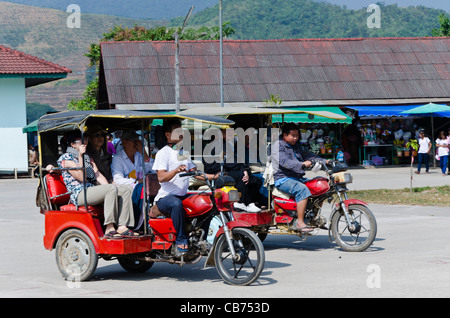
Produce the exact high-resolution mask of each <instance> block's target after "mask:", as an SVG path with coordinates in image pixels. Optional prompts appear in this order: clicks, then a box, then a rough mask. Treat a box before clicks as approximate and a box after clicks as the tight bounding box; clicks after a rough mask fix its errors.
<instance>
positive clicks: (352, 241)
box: [331, 204, 377, 252]
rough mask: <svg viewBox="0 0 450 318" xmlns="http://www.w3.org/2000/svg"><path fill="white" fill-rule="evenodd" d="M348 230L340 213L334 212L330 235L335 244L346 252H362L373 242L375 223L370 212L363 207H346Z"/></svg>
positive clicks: (375, 232) (375, 233)
mask: <svg viewBox="0 0 450 318" xmlns="http://www.w3.org/2000/svg"><path fill="white" fill-rule="evenodd" d="M348 211H349V217H350V220H351V221H352V222H353V224H354V227H353V228H350V227H349V226H348V224H347V221H346V219H345V216H344V214H343V213H342V212H340V211H338V212H336V213H335V214H334V215H333V217H332V219H331V233H332V235H333V238H334V240H335V241H336V243H337V244H338V245H339V246H340V247H341V248H342V249H343V250H345V251H347V252H362V251H364V250H365V249H367V248H368V247H369V246H370V245H371V244H372V243H373V241H374V240H375V236H376V235H377V222H376V220H375V216H374V215H373V213H372V211H370V209H369V208H368V207H366V206H364V205H359V204H352V205H349V207H348Z"/></svg>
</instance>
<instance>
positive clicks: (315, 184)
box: [305, 177, 330, 197]
mask: <svg viewBox="0 0 450 318" xmlns="http://www.w3.org/2000/svg"><path fill="white" fill-rule="evenodd" d="M305 185H306V186H307V187H308V189H309V191H310V192H311V195H312V196H313V197H315V196H318V195H322V194H324V193H325V192H327V191H328V190H330V185H329V184H328V179H327V178H323V177H317V178H314V179H311V180H309V181H307V182H305Z"/></svg>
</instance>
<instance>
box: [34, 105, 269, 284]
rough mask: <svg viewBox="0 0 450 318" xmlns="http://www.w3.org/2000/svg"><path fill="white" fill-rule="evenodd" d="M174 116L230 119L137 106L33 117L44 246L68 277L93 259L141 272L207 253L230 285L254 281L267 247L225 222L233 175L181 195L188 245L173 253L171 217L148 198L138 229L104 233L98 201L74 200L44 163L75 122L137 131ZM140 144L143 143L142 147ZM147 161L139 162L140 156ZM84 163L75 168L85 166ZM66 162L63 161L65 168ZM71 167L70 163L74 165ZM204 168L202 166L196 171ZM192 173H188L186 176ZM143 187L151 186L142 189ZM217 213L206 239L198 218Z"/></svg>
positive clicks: (86, 270)
mask: <svg viewBox="0 0 450 318" xmlns="http://www.w3.org/2000/svg"><path fill="white" fill-rule="evenodd" d="M169 117H177V118H180V119H188V120H194V121H195V120H196V121H201V122H206V123H210V124H220V125H230V124H233V122H232V121H229V120H226V119H222V118H218V117H213V116H181V115H164V114H155V113H150V114H149V113H147V112H137V111H120V110H96V111H66V112H60V113H54V114H48V115H45V116H43V117H41V118H40V120H39V122H38V142H39V149H40V150H41V151H40V163H41V166H40V182H39V186H38V191H37V197H36V203H37V205H38V207H40V210H41V213H42V214H44V215H45V235H44V238H43V241H44V247H45V248H46V249H47V250H55V256H56V263H57V266H58V269H59V271H60V272H61V274H62V276H63V277H65V278H66V279H68V280H72V281H85V280H88V279H90V278H91V277H92V276H93V274H94V272H95V270H96V267H97V264H98V259H99V258H102V259H104V260H108V261H109V260H117V261H118V262H119V264H120V265H121V266H122V267H123V268H124V269H125V270H126V271H129V272H134V273H137V272H145V271H147V270H149V269H150V268H151V267H152V265H153V264H154V263H155V262H165V263H170V264H178V265H180V266H182V265H185V264H195V263H197V262H199V261H200V260H201V259H202V258H203V256H206V257H207V259H206V262H205V266H206V265H212V266H215V267H216V268H217V271H218V272H219V275H220V276H221V277H222V278H223V280H224V281H226V282H228V283H230V284H232V285H249V284H251V283H253V282H255V281H256V280H257V279H258V278H259V276H260V274H261V272H262V270H263V268H264V263H265V256H264V248H263V245H262V243H261V241H260V240H259V238H258V237H257V236H256V234H255V233H254V232H253V231H251V230H250V229H249V225H248V224H246V223H243V222H240V221H237V220H233V221H229V220H227V219H226V217H225V213H229V212H230V211H231V205H232V203H233V202H235V201H236V200H238V198H239V197H238V193H237V190H236V189H235V188H234V187H233V182H231V180H229V179H227V178H220V179H218V180H216V182H214V184H211V183H210V182H208V180H207V178H206V184H207V185H208V187H209V188H210V191H209V193H201V194H200V193H199V194H195V195H193V196H190V197H188V198H186V199H185V200H184V201H183V207H184V210H185V220H186V230H187V233H189V250H188V252H187V253H185V254H182V255H179V254H178V253H176V248H175V238H176V231H175V229H174V226H173V223H172V220H171V219H170V218H168V217H163V216H159V217H156V218H150V217H149V211H150V206H151V202H149V201H148V197H147V195H143V200H144V203H143V205H142V209H143V210H142V213H143V216H144V220H145V222H144V224H145V226H144V227H143V231H144V232H143V233H141V235H140V236H137V237H130V238H121V239H115V238H108V237H105V236H104V231H105V228H104V225H103V206H101V205H99V206H87V205H85V206H76V205H74V204H72V203H70V202H69V196H70V193H68V192H67V189H66V186H65V184H64V182H63V179H62V176H61V174H60V171H58V170H59V169H57V168H54V169H52V170H51V172H48V171H46V170H45V169H44V168H43V167H46V166H47V165H52V166H55V167H56V164H55V163H56V160H57V159H58V157H59V155H60V154H61V150H59V151H58V144H59V140H60V139H61V138H62V136H63V135H64V133H65V132H67V131H71V130H74V129H79V130H80V131H81V132H82V136H83V132H84V131H86V129H87V127H89V125H102V126H103V127H108V128H109V130H110V131H114V130H122V129H134V130H141V136H142V141H143V140H144V133H145V131H146V130H147V129H148V127H149V126H150V124H151V122H152V120H154V119H165V118H169ZM142 149H144V147H142ZM142 165H144V162H142ZM84 168H85V167H84V162H83V165H82V166H80V167H77V168H75V169H79V170H84ZM63 169H64V168H63ZM71 169H73V168H71ZM195 173H196V174H197V175H202V173H201V172H200V171H197V172H195ZM191 174H192V172H190V173H189V174H186V176H189V175H191ZM155 186H156V187H157V186H158V183H157V182H156V183H155V182H151V181H149V182H144V183H143V194H148V193H150V192H151V191H150V190H152V191H155V189H154V188H153V189H151V187H155ZM147 187H150V189H149V188H147ZM213 217H219V218H221V219H222V221H223V224H224V225H223V226H222V228H221V230H220V231H218V232H217V234H216V235H215V239H214V241H213V242H212V243H209V242H208V241H207V240H206V233H205V231H204V230H203V229H202V225H204V224H205V223H206V222H209V221H210V219H211V218H213Z"/></svg>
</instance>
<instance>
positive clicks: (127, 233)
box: [118, 229, 139, 238]
mask: <svg viewBox="0 0 450 318" xmlns="http://www.w3.org/2000/svg"><path fill="white" fill-rule="evenodd" d="M118 234H119V235H120V236H122V237H127V238H128V237H138V236H139V233H136V232H133V231H132V230H130V229H128V230H126V231H125V232H122V233H118Z"/></svg>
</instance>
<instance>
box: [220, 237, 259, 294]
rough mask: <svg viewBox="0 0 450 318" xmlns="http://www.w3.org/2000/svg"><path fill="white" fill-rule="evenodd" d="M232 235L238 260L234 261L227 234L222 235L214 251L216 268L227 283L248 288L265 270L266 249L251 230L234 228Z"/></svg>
mask: <svg viewBox="0 0 450 318" xmlns="http://www.w3.org/2000/svg"><path fill="white" fill-rule="evenodd" d="M231 234H232V242H233V246H234V249H235V252H236V255H237V256H238V258H237V259H233V257H232V255H231V252H230V249H229V246H228V242H227V239H226V237H225V234H222V235H221V236H220V237H219V239H218V240H217V243H216V246H215V251H214V260H215V263H216V268H217V271H218V272H219V275H220V276H221V277H222V278H223V279H224V280H225V281H226V282H228V283H230V284H232V285H238V286H246V285H249V284H251V283H253V282H254V281H256V280H257V279H258V278H259V276H260V275H261V272H262V270H263V269H264V263H265V255H264V247H263V244H262V243H261V241H260V239H259V238H258V237H257V236H256V234H255V233H254V232H252V231H251V230H249V229H246V228H234V229H233V230H232V231H231Z"/></svg>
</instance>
